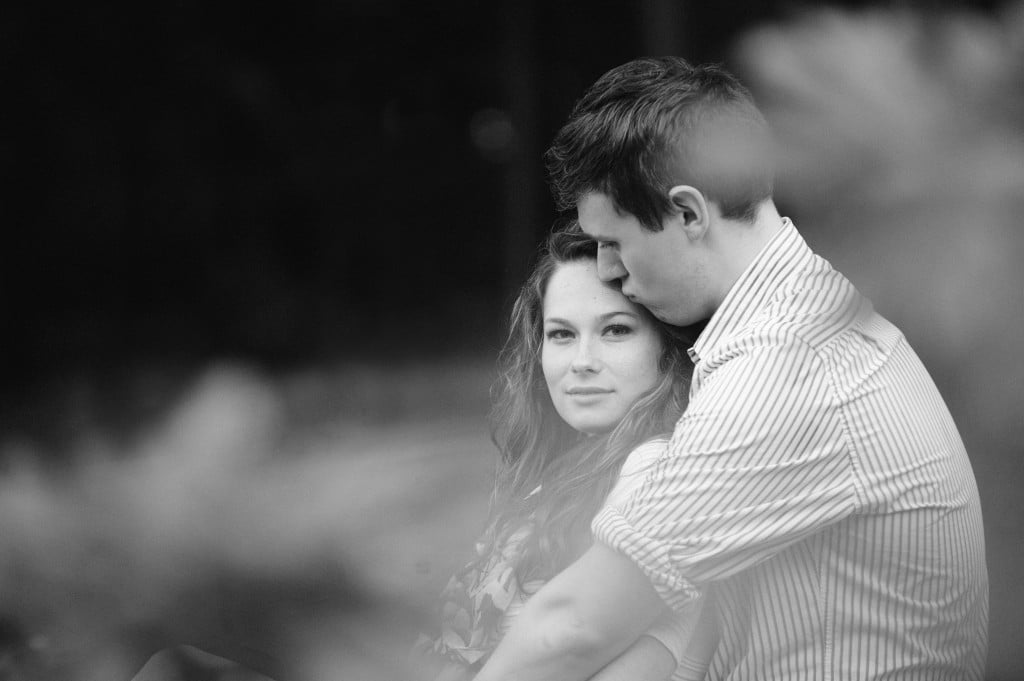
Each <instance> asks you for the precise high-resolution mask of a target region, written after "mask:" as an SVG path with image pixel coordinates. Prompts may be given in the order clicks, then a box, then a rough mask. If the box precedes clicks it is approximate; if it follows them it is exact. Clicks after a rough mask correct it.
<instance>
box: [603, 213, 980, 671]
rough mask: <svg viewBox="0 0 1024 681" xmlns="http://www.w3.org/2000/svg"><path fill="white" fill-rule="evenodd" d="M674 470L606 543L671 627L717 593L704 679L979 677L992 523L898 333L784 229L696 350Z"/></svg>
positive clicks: (607, 528)
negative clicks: (713, 644) (628, 563)
mask: <svg viewBox="0 0 1024 681" xmlns="http://www.w3.org/2000/svg"><path fill="white" fill-rule="evenodd" d="M691 358H692V359H693V360H694V363H695V367H694V376H693V383H692V387H691V395H690V403H689V407H688V408H687V410H686V413H685V414H684V415H683V417H682V418H681V419H680V421H679V423H678V425H677V427H676V430H675V433H674V434H673V437H672V440H671V442H670V444H669V446H668V449H667V450H666V453H665V454H664V455H663V457H662V458H661V459H660V460H659V461H658V463H657V464H656V465H655V466H653V467H652V469H651V471H650V472H649V473H648V476H647V479H646V480H645V481H644V484H643V485H641V486H639V487H638V488H637V490H636V491H635V492H634V493H633V495H632V497H631V498H630V500H629V501H628V502H627V503H626V504H625V505H623V506H621V507H620V508H618V509H616V508H611V507H606V508H604V509H602V511H601V512H600V513H599V514H598V515H597V517H596V518H595V520H594V524H593V530H594V535H595V537H596V538H597V539H598V540H599V541H601V542H603V543H605V544H607V545H609V546H611V547H612V548H614V549H616V550H618V551H620V552H622V553H624V554H625V555H627V556H629V557H630V558H631V559H632V560H633V561H634V562H636V563H637V565H639V567H640V568H641V569H642V570H643V571H644V572H645V574H647V576H648V577H649V578H650V579H651V582H652V583H653V584H654V586H655V588H656V589H657V590H658V592H659V593H660V594H661V595H662V597H663V598H664V599H665V601H666V602H667V603H668V604H669V605H671V606H673V607H676V608H677V609H678V608H680V607H681V606H682V605H683V604H684V603H686V602H688V601H689V600H691V599H693V598H695V597H697V596H698V595H699V594H701V593H703V592H705V591H707V592H709V593H710V594H711V595H712V596H713V598H714V601H715V602H716V603H717V607H718V610H719V621H720V627H721V643H720V644H719V647H718V649H717V651H716V653H715V656H714V658H713V659H712V661H711V667H710V670H709V678H710V679H730V680H740V679H742V680H750V681H754V680H757V681H763V680H765V679H787V680H789V679H793V680H796V679H808V680H810V679H814V680H815V681H820V680H828V679H837V680H838V679H909V680H913V681H918V680H921V681H923V680H926V679H927V680H931V679H951V680H952V679H956V680H958V681H959V680H962V679H981V678H982V676H983V672H984V663H985V653H986V646H987V621H988V578H987V572H986V567H985V546H984V535H983V531H982V522H981V507H980V503H979V500H978V491H977V486H976V484H975V481H974V474H973V472H972V470H971V465H970V462H969V461H968V458H967V454H966V452H965V451H964V446H963V443H962V441H961V439H960V435H959V433H958V432H957V429H956V426H955V425H954V423H953V420H952V418H951V417H950V414H949V411H948V409H947V408H946V405H945V403H944V402H943V400H942V397H941V396H940V395H939V393H938V390H937V389H936V387H935V385H934V383H933V382H932V379H931V378H930V377H929V375H928V372H927V371H926V370H925V368H924V366H923V365H922V364H921V362H920V360H919V359H918V358H917V356H916V355H915V353H914V351H913V350H912V349H911V348H910V346H909V345H908V344H907V341H906V339H905V338H904V337H903V335H902V334H901V333H900V331H899V330H898V329H897V328H895V327H894V326H893V325H892V324H891V323H889V322H888V321H886V320H885V319H883V318H882V317H881V316H879V315H878V314H877V313H876V312H875V311H874V310H873V309H872V308H871V305H870V304H869V303H868V302H867V301H866V300H864V299H863V298H862V297H861V296H860V295H859V294H858V293H857V291H856V290H855V289H854V288H853V286H852V285H851V284H850V282H849V281H847V280H846V279H845V278H844V277H843V276H842V275H840V274H839V273H838V272H836V271H835V270H834V269H832V267H831V266H830V265H829V264H828V262H826V261H825V260H823V259H822V258H820V257H818V256H817V255H815V254H814V253H813V252H812V251H811V250H810V249H809V248H808V246H807V244H806V243H805V242H804V240H803V238H802V237H801V236H800V234H799V233H798V232H797V231H796V228H795V227H794V226H793V225H792V224H791V223H790V222H789V221H788V220H786V221H785V224H784V226H783V228H782V230H781V231H780V232H779V233H778V234H777V235H775V236H774V237H773V238H772V240H771V241H770V242H769V244H768V245H767V246H766V247H765V248H764V250H763V251H762V252H761V253H760V254H759V255H758V256H757V258H756V259H755V261H754V262H753V263H751V265H750V266H749V267H748V268H747V269H746V271H745V272H744V273H743V275H742V276H741V277H740V279H739V280H738V281H737V282H736V284H735V285H734V286H733V287H732V289H731V290H730V291H729V293H728V295H727V296H726V298H725V300H724V301H723V303H722V305H721V306H720V307H719V309H718V310H717V312H716V313H715V315H714V316H713V317H712V318H711V320H710V321H709V322H708V325H707V326H706V327H705V329H704V331H703V333H702V334H701V336H700V338H699V339H698V340H697V342H696V344H695V345H694V347H693V348H692V350H691Z"/></svg>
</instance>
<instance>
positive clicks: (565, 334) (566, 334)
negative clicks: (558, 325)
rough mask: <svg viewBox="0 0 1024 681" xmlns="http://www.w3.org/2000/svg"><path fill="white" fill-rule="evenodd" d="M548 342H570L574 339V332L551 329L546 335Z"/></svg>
mask: <svg viewBox="0 0 1024 681" xmlns="http://www.w3.org/2000/svg"><path fill="white" fill-rule="evenodd" d="M545 335H546V336H547V339H548V340H553V341H557V340H568V339H570V338H572V331H569V330H568V329H551V330H550V331H548V332H547V333H546V334H545Z"/></svg>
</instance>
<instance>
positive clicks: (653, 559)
mask: <svg viewBox="0 0 1024 681" xmlns="http://www.w3.org/2000/svg"><path fill="white" fill-rule="evenodd" d="M590 530H591V532H592V533H593V535H594V539H595V540H597V541H599V542H601V543H602V544H604V545H605V546H608V547H610V548H612V549H614V550H615V551H617V552H619V553H621V554H622V555H624V556H626V557H627V558H629V559H630V560H631V561H633V562H634V563H635V564H636V566H637V567H639V568H640V569H641V570H642V571H643V573H644V574H645V575H647V578H648V579H649V580H651V584H652V585H653V586H654V590H655V591H657V592H658V595H659V596H661V599H662V600H663V601H665V603H666V605H668V606H669V607H670V608H672V609H673V610H676V611H681V610H683V608H685V607H686V605H687V604H689V603H691V602H692V601H694V600H696V599H697V598H699V597H700V595H701V591H700V589H698V588H697V586H696V585H695V584H693V582H690V581H689V580H687V579H686V578H685V577H683V576H682V575H681V574H680V573H679V571H678V570H676V569H675V567H674V566H673V564H672V561H671V560H670V551H669V546H668V545H667V544H665V543H663V542H661V541H658V540H653V539H650V538H649V537H647V536H646V535H644V534H643V533H642V532H640V531H639V530H637V529H636V528H635V527H634V526H633V525H632V523H630V522H629V520H627V519H626V517H625V516H624V515H622V513H620V512H619V511H618V510H616V509H615V508H612V507H611V506H605V507H604V508H602V509H601V511H600V512H599V513H598V514H597V515H596V516H594V521H593V522H592V523H591V526H590Z"/></svg>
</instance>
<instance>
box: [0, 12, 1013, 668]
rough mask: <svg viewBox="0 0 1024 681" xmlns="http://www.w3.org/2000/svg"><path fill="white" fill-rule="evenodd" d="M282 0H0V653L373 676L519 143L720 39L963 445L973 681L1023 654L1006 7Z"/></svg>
mask: <svg viewBox="0 0 1024 681" xmlns="http://www.w3.org/2000/svg"><path fill="white" fill-rule="evenodd" d="M436 4H438V3H414V2H404V1H400V0H335V1H334V2H314V1H311V0H306V1H301V2H296V3H291V4H290V5H288V6H287V7H285V6H267V7H261V6H259V3H256V4H253V3H202V2H196V1H194V0H179V1H177V2H173V3H172V2H155V3H134V4H130V5H129V4H126V5H125V6H116V5H106V4H99V5H97V4H88V5H77V6H71V7H66V8H62V9H60V10H57V9H56V8H53V7H49V6H47V5H35V6H30V5H28V4H21V5H20V6H15V7H9V8H6V9H5V11H4V12H3V15H2V16H0V72H2V73H3V78H4V80H3V82H4V84H5V87H4V88H3V92H4V98H3V99H4V102H5V103H4V105H3V106H2V107H0V121H2V127H3V130H4V131H5V134H4V135H2V136H0V169H2V173H3V178H4V182H3V196H4V200H3V208H4V218H5V222H6V229H5V230H4V235H5V236H4V239H3V244H2V246H0V305H2V308H0V309H2V310H3V315H4V320H5V322H6V324H5V327H6V329H7V331H6V333H5V334H4V337H5V341H6V342H5V343H4V347H6V350H4V351H3V352H2V353H0V590H2V591H0V594H2V597H0V604H2V605H0V678H4V679H68V678H76V679H85V680H87V681H91V680H92V679H96V680H99V679H104V680H107V679H122V678H123V679H127V678H129V677H130V676H131V674H132V673H133V672H134V671H135V670H136V669H137V668H138V667H139V666H140V665H141V664H142V662H143V661H144V660H145V659H146V658H147V657H148V656H149V655H150V654H151V653H153V652H154V651H155V650H157V649H159V648H161V647H163V646H167V645H172V644H192V645H196V646H200V647H202V648H204V649H206V650H210V651H212V652H216V653H219V654H221V655H225V656H228V657H231V658H233V659H238V660H241V661H243V662H245V663H246V664H248V665H250V666H252V667H255V668H258V669H262V670H264V671H268V672H280V671H284V670H287V673H288V674H289V676H288V678H289V679H299V680H301V679H307V678H308V679H319V678H337V679H348V678H353V679H355V678H359V679H371V680H372V679H394V678H401V677H402V675H403V674H405V673H406V671H407V670H404V669H403V667H402V665H403V658H402V652H403V651H404V649H405V647H406V646H407V645H408V643H409V642H410V641H411V638H412V637H413V635H414V633H415V631H416V630H417V629H418V628H419V627H420V626H421V625H422V624H423V622H425V621H426V619H427V618H429V617H430V605H431V600H432V598H433V597H434V595H435V593H436V592H437V590H438V589H439V588H440V587H441V586H442V585H443V582H444V581H445V579H446V578H447V575H448V573H450V571H451V570H452V569H453V568H455V567H456V566H457V565H459V564H460V563H461V562H462V561H463V560H464V559H465V558H466V557H467V556H468V555H469V552H470V551H471V549H472V539H473V536H474V534H475V533H476V532H477V531H478V530H479V529H480V525H481V523H482V521H483V517H482V514H483V512H484V509H485V508H486V501H487V495H488V493H489V487H490V480H491V475H492V473H493V469H494V450H493V447H492V446H491V445H490V443H489V440H488V433H487V426H486V414H487V407H488V387H489V384H490V382H491V379H492V376H493V374H492V371H493V364H494V358H495V355H496V352H497V349H498V347H499V346H500V342H501V337H502V330H503V322H504V317H505V314H506V312H507V310H508V305H509V302H510V299H511V296H512V295H513V292H514V289H515V286H516V285H517V284H518V282H520V281H521V279H522V278H523V276H524V274H525V272H526V271H527V269H528V266H529V263H530V258H531V256H532V254H533V252H534V248H535V247H536V244H537V243H538V242H539V241H540V240H541V239H542V237H543V235H544V234H545V233H546V232H547V231H548V229H549V228H550V227H551V225H552V223H553V221H554V220H555V219H556V217H558V216H556V215H555V213H554V211H553V207H552V203H551V200H550V198H549V195H548V193H547V189H546V186H545V182H544V175H543V168H542V164H541V158H540V157H541V154H542V152H543V150H544V149H545V147H546V144H547V142H548V141H549V140H550V139H551V137H552V136H553V134H554V132H555V131H556V130H557V128H558V127H559V125H560V124H561V123H562V122H563V120H564V119H565V117H566V115H567V114H568V111H569V109H570V107H571V106H572V103H573V102H574V101H575V99H576V98H577V97H578V96H579V95H580V94H582V92H583V90H584V88H585V87H586V86H587V85H589V84H590V83H591V82H593V80H594V79H596V78H597V77H598V76H599V75H600V74H601V73H603V72H604V71H605V70H607V69H608V68H611V67H612V66H615V65H617V64H619V63H622V62H624V61H627V60H629V59H631V58H634V57H637V56H642V55H648V54H667V53H672V54H678V55H682V56H684V57H686V58H688V59H690V60H692V61H695V62H707V61H715V62H722V63H724V64H725V65H726V66H727V67H729V68H730V69H732V70H733V71H735V72H736V73H738V74H739V75H740V76H741V77H742V78H743V79H744V81H745V82H746V83H747V84H748V85H750V87H751V88H752V89H753V91H754V92H755V95H756V96H757V98H758V100H759V102H760V103H761V104H762V107H763V108H764V110H765V112H766V114H767V115H768V117H769V119H770V120H771V122H772V123H773V125H774V127H775V129H776V131H777V133H778V137H779V142H780V144H779V149H780V155H779V167H780V177H779V183H778V203H779V205H780V208H781V209H782V212H783V213H784V214H787V215H789V216H791V217H792V218H793V219H794V220H795V221H796V223H797V225H798V227H799V228H800V229H801V231H802V232H803V233H804V235H805V237H806V238H807V240H808V241H809V242H810V243H811V244H812V246H814V247H815V248H816V249H817V250H819V251H820V252H821V253H822V254H824V255H825V256H826V257H828V258H829V259H830V260H832V262H833V263H834V264H835V265H836V266H837V267H838V268H839V269H840V270H842V271H844V272H845V273H846V274H847V275H848V276H849V277H850V278H851V279H852V280H853V281H854V282H855V283H856V284H857V285H858V286H859V287H860V288H861V289H862V290H864V291H865V292H867V293H868V294H869V295H870V296H871V297H872V299H873V300H874V302H875V304H876V307H877V308H878V309H879V310H881V311H882V313H883V314H885V315H886V316H887V317H889V318H890V319H892V320H893V321H895V322H896V323H897V324H898V325H899V326H900V327H901V328H902V329H903V330H904V332H905V333H906V335H907V336H908V337H909V339H910V341H911V343H912V344H913V345H914V347H915V348H916V349H917V350H918V351H919V354H921V356H922V357H923V359H924V360H925V362H926V364H927V365H928V367H929V368H930V370H931V371H932V373H933V375H934V377H935V379H936V382H937V383H938V384H939V387H940V389H941V390H942V392H943V395H944V396H945V398H946V400H947V402H948V404H949V405H950V408H951V410H952V411H953V413H954V416H955V418H956V420H957V423H958V425H959V426H960V429H961V432H962V434H963V436H964V439H965V441H966V443H967V447H968V450H969V452H970V454H971V457H972V461H973V464H974V468H975V472H976V474H977V478H978V483H979V487H980V490H981V494H982V501H983V505H984V511H985V520H986V536H987V541H988V559H989V569H990V577H991V583H992V617H991V651H990V660H989V673H988V679H989V681H1011V680H1014V679H1021V678H1024V654H1022V653H1021V652H1020V649H1021V643H1022V642H1024V588H1022V587H1021V586H1020V579H1019V575H1020V574H1021V573H1022V572H1024V541H1022V529H1024V501H1022V494H1021V491H1020V490H1021V487H1022V485H1024V466H1022V463H1021V455H1022V454H1024V447H1022V444H1021V443H1022V441H1024V440H1022V437H1024V419H1022V418H1021V416H1020V411H1021V406H1022V405H1021V399H1020V396H1021V386H1022V385H1024V362H1022V359H1021V357H1022V351H1024V346H1022V342H1021V339H1022V337H1024V315H1022V314H1021V310H1022V308H1024V305H1022V303H1024V268H1022V267H1021V263H1022V260H1024V232H1022V227H1021V224H1020V223H1021V215H1024V5H1022V4H1020V3H1012V2H1011V3H996V2H963V3H951V2H895V1H894V2H884V3H879V2H875V3H867V2H844V3H834V4H831V5H828V6H825V5H818V4H815V5H806V4H799V3H793V2H782V1H780V0H758V1H754V0H728V1H725V0H723V1H722V2H718V3H698V2H692V1H689V0H675V1H673V0H642V1H640V2H625V1H617V2H611V1H610V2H604V3H586V2H582V1H579V0H551V1H550V2H539V1H538V0H507V1H496V2H491V3H480V2H468V1H465V0H456V1H453V2H448V3H444V4H443V6H433V5H436Z"/></svg>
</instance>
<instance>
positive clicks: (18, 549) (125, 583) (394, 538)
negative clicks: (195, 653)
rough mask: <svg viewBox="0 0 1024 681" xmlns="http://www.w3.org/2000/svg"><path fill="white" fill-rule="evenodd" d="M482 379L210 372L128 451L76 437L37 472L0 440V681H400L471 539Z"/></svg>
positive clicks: (22, 449) (402, 372)
mask: <svg viewBox="0 0 1024 681" xmlns="http://www.w3.org/2000/svg"><path fill="white" fill-rule="evenodd" d="M490 379H491V370H490V366H489V365H488V366H486V367H481V366H478V365H473V364H471V363H465V362H463V363H459V364H456V365H443V364H439V365H432V366H409V365H405V366H399V367H369V366H359V367H339V368H337V369H335V370H330V369H327V368H320V369H319V370H317V371H312V372H304V373H289V374H288V375H284V376H280V377H277V378H272V377H270V376H267V375H261V374H259V373H257V372H255V371H253V370H252V369H247V368H245V367H240V366H231V365H223V366H213V367H211V368H210V369H209V370H207V371H205V372H203V373H201V374H200V375H198V376H195V377H194V378H192V379H190V380H187V381H186V382H185V383H186V385H185V386H184V388H183V389H182V391H181V395H180V398H179V399H178V400H177V402H176V403H175V404H174V405H173V407H172V408H171V409H169V410H168V411H167V412H166V413H165V414H163V415H162V417H161V418H159V419H156V420H154V421H153V422H152V423H150V424H148V426H147V427H146V428H142V429H140V432H139V434H138V436H137V437H136V438H134V439H133V440H132V441H130V442H120V443H118V442H117V440H116V439H111V438H109V437H108V433H107V432H105V431H104V429H103V428H102V427H100V426H98V425H96V426H94V427H92V428H90V429H86V430H83V432H82V433H81V437H80V438H79V439H78V441H77V442H75V443H74V446H73V448H72V451H71V452H70V455H71V456H70V460H71V461H72V462H73V463H72V465H71V466H70V467H68V468H64V469H61V470H60V471H59V472H58V473H54V472H53V471H52V470H48V469H44V468H41V467H40V465H39V464H38V462H39V461H41V460H45V459H46V457H45V456H42V453H41V452H39V451H36V450H34V449H33V446H32V445H31V444H29V443H28V442H24V441H23V442H17V441H8V442H6V443H4V445H3V451H2V454H3V457H4V460H5V461H6V462H7V471H6V474H5V475H4V477H3V478H2V479H0V556H2V559H0V592H2V593H3V594H4V606H3V612H2V613H0V614H2V615H3V620H2V624H3V625H4V626H3V627H2V628H0V637H2V638H0V676H3V678H11V679H16V678H26V679H36V678H38V679H67V678H75V679H83V680H85V681H89V680H92V679H95V680H96V681H100V680H101V679H127V678H128V677H129V676H131V674H132V673H134V671H135V670H137V669H138V668H139V667H141V665H142V663H143V662H144V661H145V659H146V657H148V656H149V655H150V654H152V653H154V652H156V650H158V649H160V648H162V647H164V646H168V645H174V644H180V643H189V644H194V645H197V646H199V647H201V648H203V649H205V650H209V651H210V652H214V653H217V654H220V655H223V656H225V657H228V658H230V659H236V660H240V661H243V662H246V663H248V664H250V665H251V666H253V667H255V668H257V669H262V670H265V671H275V672H276V671H278V670H280V671H282V672H284V673H283V674H282V676H281V677H279V678H287V679H296V680H297V681H300V680H301V679H313V678H354V677H353V676H350V675H349V674H350V672H353V670H357V671H359V673H358V674H357V676H358V678H365V679H374V678H379V679H390V678H400V676H401V675H400V674H399V672H398V671H397V670H400V669H401V664H402V663H403V658H404V653H405V649H406V647H407V646H408V645H409V643H410V642H411V641H412V639H413V636H414V634H415V631H416V627H417V626H418V625H422V623H423V621H424V620H423V619H422V618H423V617H424V616H426V613H427V612H428V611H429V605H430V604H432V601H433V598H434V597H435V595H436V594H437V593H438V592H439V590H440V588H441V586H442V585H443V584H442V582H443V580H445V579H447V576H448V574H450V572H451V571H452V570H454V568H455V567H457V565H458V563H459V562H460V561H461V560H463V559H464V558H465V557H466V556H467V555H468V552H469V551H470V550H471V545H472V544H471V543H472V538H473V536H474V535H475V533H476V532H477V531H478V530H479V529H480V525H481V523H482V521H483V518H482V513H483V510H484V507H485V501H486V497H487V494H488V493H489V489H490V479H491V475H492V473H493V470H494V458H493V454H492V446H491V445H490V442H489V440H488V437H487V434H486V428H485V416H486V404H487V391H488V383H489V381H490ZM124 448H127V449H128V451H124ZM327 672H330V673H327ZM370 672H372V673H370Z"/></svg>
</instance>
